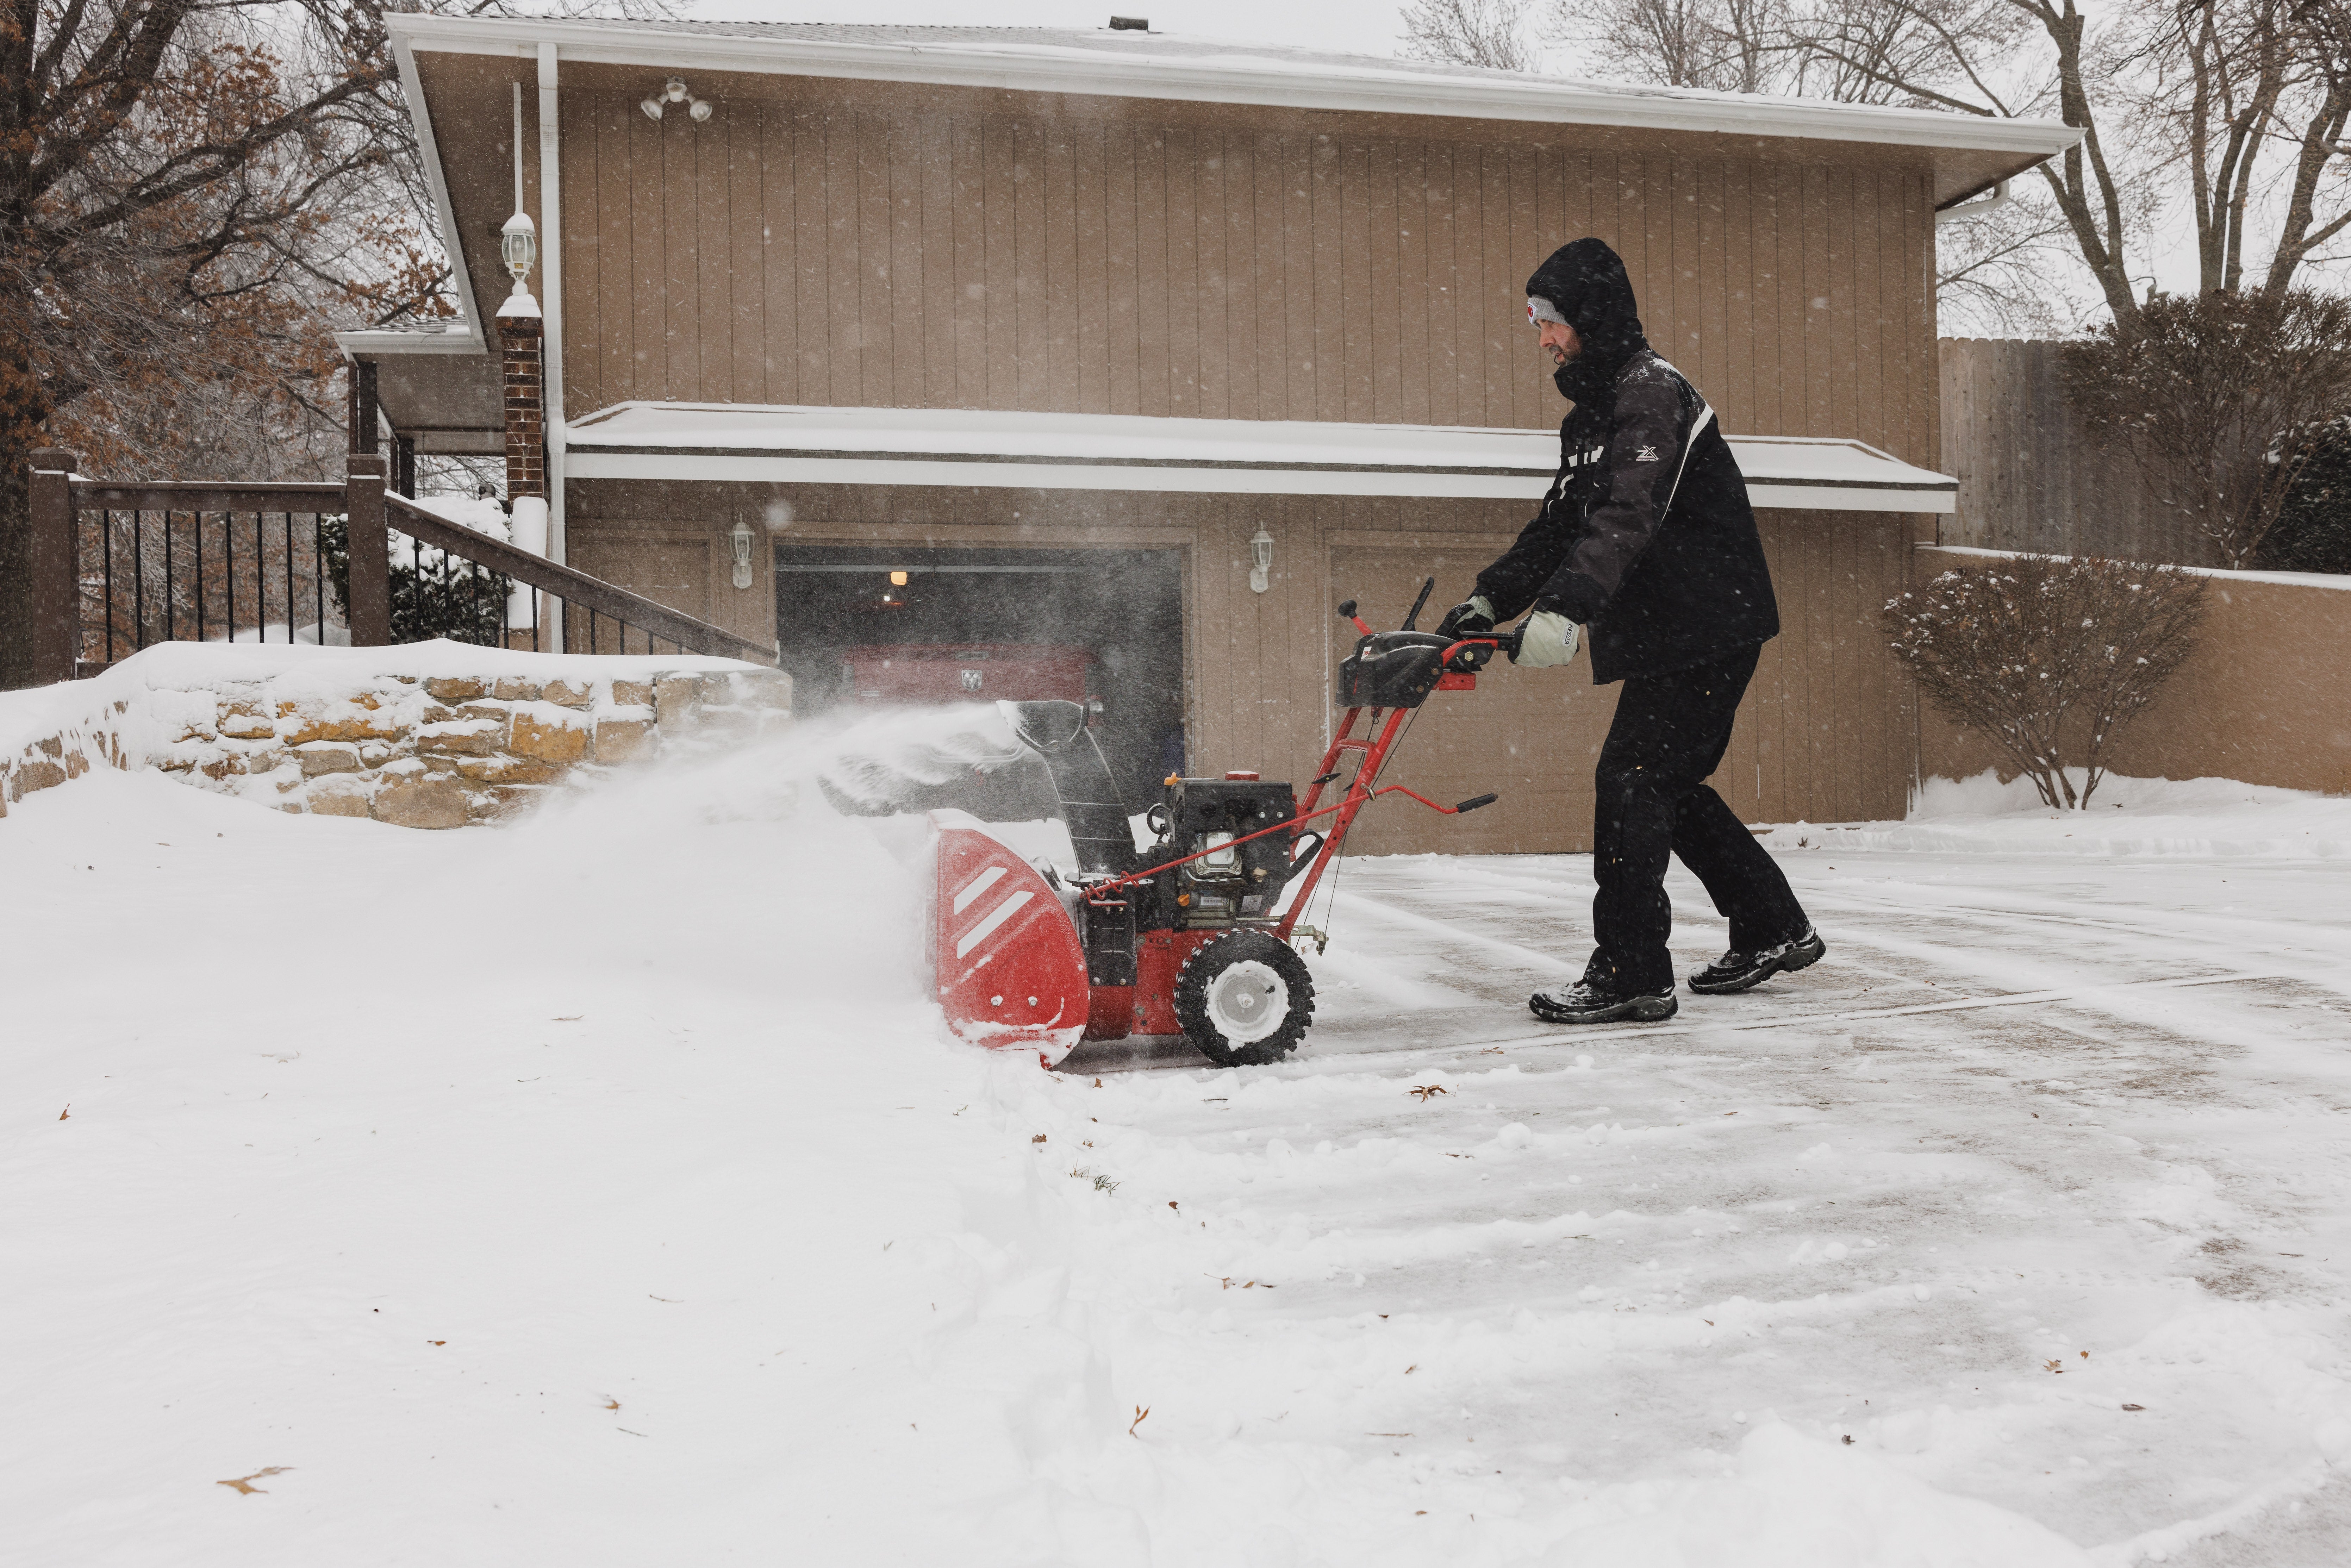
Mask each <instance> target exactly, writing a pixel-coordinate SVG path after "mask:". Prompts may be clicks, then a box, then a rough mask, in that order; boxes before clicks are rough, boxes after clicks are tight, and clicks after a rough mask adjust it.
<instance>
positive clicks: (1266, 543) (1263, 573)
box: [1249, 528, 1273, 593]
mask: <svg viewBox="0 0 2351 1568" xmlns="http://www.w3.org/2000/svg"><path fill="white" fill-rule="evenodd" d="M1249 558H1250V559H1252V560H1254V561H1255V562H1256V563H1257V564H1256V565H1254V566H1252V567H1250V568H1249V591H1250V592H1251V593H1263V592H1264V591H1266V590H1267V589H1269V588H1271V587H1272V586H1273V582H1272V580H1271V579H1270V577H1268V576H1267V573H1269V572H1270V571H1271V570H1273V536H1272V535H1271V534H1270V533H1267V532H1266V531H1265V529H1263V528H1259V529H1258V531H1257V532H1256V534H1255V535H1254V536H1252V537H1251V538H1250V539H1249Z"/></svg>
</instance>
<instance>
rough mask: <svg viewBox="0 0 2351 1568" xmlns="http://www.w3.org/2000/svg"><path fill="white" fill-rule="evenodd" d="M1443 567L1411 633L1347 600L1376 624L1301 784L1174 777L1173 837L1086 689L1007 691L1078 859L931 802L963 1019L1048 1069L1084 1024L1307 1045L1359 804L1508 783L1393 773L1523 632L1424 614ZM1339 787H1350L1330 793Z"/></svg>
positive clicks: (961, 1026)
mask: <svg viewBox="0 0 2351 1568" xmlns="http://www.w3.org/2000/svg"><path fill="white" fill-rule="evenodd" d="M1436 581H1437V580H1436V579H1435V578H1430V579H1429V580H1427V581H1426V582H1424V583H1423V584H1422V585H1421V590H1420V597H1419V598H1418V599H1416V601H1414V602H1413V607H1412V610H1411V612H1410V613H1408V614H1407V615H1405V621H1404V629H1403V630H1402V631H1398V632H1374V631H1373V630H1372V629H1371V628H1370V627H1369V626H1367V625H1365V624H1364V622H1363V620H1362V618H1361V617H1360V616H1358V615H1356V613H1355V603H1354V601H1353V600H1349V601H1347V602H1345V603H1343V604H1342V605H1340V606H1339V613H1340V614H1341V615H1342V616H1343V617H1345V618H1346V619H1348V620H1350V621H1353V622H1354V625H1355V630H1356V631H1357V632H1359V633H1360V636H1359V637H1358V639H1357V641H1356V643H1355V651H1354V653H1353V654H1351V655H1350V656H1349V657H1348V658H1347V659H1346V660H1345V661H1344V662H1343V663H1342V664H1340V666H1339V702H1340V704H1341V705H1342V706H1343V707H1344V708H1345V709H1346V717H1345V719H1344V720H1343V722H1342V723H1341V724H1340V726H1339V731H1338V736H1337V738H1335V739H1334V740H1332V742H1331V746H1330V748H1329V749H1328V750H1327V751H1326V752H1324V753H1323V757H1322V766H1321V767H1320V768H1317V769H1315V774H1316V777H1315V778H1314V779H1312V780H1311V782H1310V783H1309V784H1308V786H1307V792H1306V799H1305V800H1303V801H1302V802H1301V801H1300V800H1298V798H1297V797H1296V795H1295V794H1294V793H1293V791H1292V790H1291V789H1290V786H1289V785H1288V784H1280V783H1272V782H1269V781H1267V780H1264V779H1259V777H1258V776H1257V775H1256V774H1255V773H1244V772H1234V773H1228V774H1226V775H1225V776H1224V777H1223V778H1221V779H1182V778H1175V777H1172V776H1171V777H1170V778H1169V779H1167V780H1166V781H1165V789H1166V793H1165V798H1164V799H1162V800H1160V801H1159V802H1157V803H1156V804H1155V805H1154V806H1152V807H1151V809H1150V811H1149V813H1148V814H1147V816H1146V817H1145V821H1147V822H1148V824H1149V826H1150V828H1151V830H1152V831H1153V832H1154V833H1155V835H1156V836H1157V841H1156V842H1155V843H1154V844H1152V845H1151V846H1150V847H1149V848H1148V849H1144V850H1137V849H1136V847H1135V843H1134V831H1133V830H1132V829H1131V828H1130V827H1129V825H1128V811H1127V807H1126V805H1125V803H1124V802H1123V801H1122V800H1120V799H1119V794H1118V789H1117V787H1116V785H1115V784H1113V781H1112V779H1111V774H1110V768H1109V766H1108V764H1106V763H1105V762H1104V761H1103V759H1102V750H1101V748H1100V747H1098V746H1097V745H1096V744H1095V742H1094V737H1093V733H1092V731H1091V730H1090V729H1088V728H1087V727H1086V711H1085V709H1084V708H1083V707H1082V706H1081V705H1079V704H1077V703H1073V702H1022V703H1016V702H1007V703H999V704H998V705H997V706H998V711H1000V712H1001V713H1002V714H1003V715H1004V716H1005V718H1006V720H1007V721H1008V723H1009V724H1010V725H1011V726H1012V729H1013V733H1014V734H1015V735H1017V736H1018V737H1019V739H1020V742H1021V744H1022V745H1024V746H1026V747H1028V748H1029V750H1031V751H1033V752H1035V753H1036V754H1037V755H1038V756H1039V757H1040V758H1042V759H1043V760H1044V763H1045V766H1046V768H1047V769H1048V771H1049V772H1050V774H1051V776H1052V780H1053V787H1054V789H1055V791H1056V792H1057V793H1058V795H1059V796H1060V798H1061V815H1062V818H1063V820H1064V821H1066V822H1067V824H1068V826H1069V831H1070V841H1071V848H1072V849H1073V851H1074V852H1075V853H1076V857H1077V862H1078V863H1077V867H1076V869H1075V870H1074V871H1068V870H1065V869H1061V868H1055V867H1053V866H1051V865H1049V864H1048V865H1032V864H1031V863H1030V862H1029V861H1027V860H1025V859H1023V858H1022V857H1021V856H1020V855H1019V853H1017V852H1014V851H1013V850H1012V849H1011V848H1010V847H1008V845H1006V844H1005V843H1004V842H1002V841H1000V840H998V839H997V838H996V837H995V836H994V835H993V834H991V833H990V832H989V831H988V830H987V826H986V825H985V824H983V823H982V822H980V821H978V820H977V818H974V817H972V816H970V815H969V814H967V813H966V812H963V811H956V810H936V811H933V812H931V813H930V814H929V815H930V820H931V822H932V825H933V827H934V828H935V830H936V831H935V834H934V835H933V848H934V852H935V855H936V866H935V874H934V875H933V876H932V877H931V879H930V880H929V882H928V883H926V884H925V885H926V887H927V888H928V889H929V890H930V892H931V895H932V900H933V902H932V904H931V910H930V921H929V925H930V931H929V934H928V937H929V939H928V941H927V943H926V951H927V952H928V954H929V955H930V957H931V961H932V963H933V965H934V967H935V975H934V978H935V987H936V992H937V996H938V998H939V1004H940V1006H941V1007H942V1008H943V1009H945V1010H946V1018H947V1022H948V1024H949V1025H950V1026H951V1027H952V1028H953V1029H954V1030H955V1031H956V1034H958V1035H960V1036H961V1037H962V1038H964V1039H966V1040H971V1041H973V1042H975V1043H977V1044H981V1045H988V1046H1017V1047H1033V1048H1035V1049H1036V1050H1037V1051H1039V1053H1040V1055H1041V1056H1042V1058H1043V1059H1044V1061H1045V1064H1046V1065H1047V1066H1049V1067H1050V1066H1052V1065H1054V1064H1055V1063H1057V1062H1059V1061H1061V1058H1062V1057H1063V1056H1065V1055H1067V1054H1068V1053H1069V1052H1070V1051H1071V1049H1072V1048H1074V1047H1075V1046H1076V1045H1077V1043H1078V1041H1079V1040H1081V1039H1082V1040H1123V1039H1126V1038H1127V1037H1129V1036H1132V1035H1146V1036H1168V1035H1177V1034H1180V1035H1183V1036H1184V1037H1185V1038H1186V1039H1187V1040H1190V1041H1191V1042H1192V1044H1193V1045H1195V1046H1196V1047H1197V1048H1198V1049H1199V1051H1200V1052H1201V1054H1202V1055H1204V1056H1206V1057H1207V1059H1208V1060H1209V1061H1212V1062H1214V1063H1215V1064H1217V1066H1219V1067H1240V1066H1247V1065H1260V1064H1264V1063H1268V1062H1274V1061H1280V1060H1281V1059H1282V1058H1283V1057H1284V1056H1285V1055H1287V1054H1288V1053H1289V1052H1290V1051H1292V1050H1293V1049H1295V1048H1296V1046H1297V1045H1298V1042H1299V1040H1301V1038H1303V1037H1304V1035H1305V1033H1306V1028H1307V1025H1308V1024H1309V1023H1310V1022H1311V1021H1312V1019H1313V1014H1314V979H1313V977H1312V976H1311V974H1309V973H1308V971H1307V968H1306V962H1305V960H1304V958H1302V957H1301V956H1300V955H1299V952H1298V949H1297V947H1295V946H1292V938H1293V937H1300V938H1301V939H1304V940H1311V941H1313V942H1314V943H1316V944H1317V946H1316V951H1317V952H1320V951H1321V950H1322V944H1323V943H1324V942H1326V941H1327V937H1325V936H1323V935H1322V933H1320V932H1317V931H1315V930H1314V929H1313V928H1312V927H1311V926H1301V925H1299V917H1300V915H1302V914H1303V913H1304V911H1305V909H1306V905H1307V901H1308V900H1309V899H1310V898H1311V896H1312V895H1313V892H1314V888H1315V884H1316V883H1318V882H1320V881H1321V880H1322V873H1324V872H1325V871H1326V870H1328V869H1329V868H1330V866H1331V864H1332V862H1333V861H1335V860H1336V859H1337V858H1338V856H1339V852H1340V849H1341V846H1342V845H1343V843H1344V842H1345V841H1346V837H1347V830H1348V829H1349V828H1350V827H1351V826H1353V823H1354V821H1355V818H1356V816H1357V814H1358V813H1360V812H1361V811H1362V810H1363V809H1364V807H1366V806H1368V805H1370V804H1371V803H1372V802H1373V801H1374V800H1377V799H1378V798H1379V797H1381V796H1383V795H1393V794H1401V795H1408V796H1411V797H1412V799H1414V800H1417V801H1419V802H1420V803H1421V804H1422V805H1424V806H1426V807H1428V808H1430V809H1431V810H1437V811H1442V812H1444V813H1445V814H1446V815H1447V816H1453V815H1457V814H1458V813H1460V812H1463V811H1474V810H1477V809H1478V808H1479V807H1480V806H1487V805H1490V804H1492V803H1493V801H1494V800H1495V799H1496V797H1494V796H1492V795H1480V796H1478V797H1477V798H1476V799H1474V800H1464V801H1461V802H1460V803H1459V804H1458V805H1453V806H1443V805H1439V804H1437V802H1436V801H1434V800H1429V799H1428V798H1427V797H1426V796H1425V795H1421V794H1419V793H1417V792H1416V791H1414V790H1411V789H1405V787H1404V786H1403V785H1401V784H1387V785H1383V784H1381V783H1380V782H1379V777H1380V769H1381V768H1383V767H1384V765H1385V764H1386V762H1387V759H1388V754H1389V752H1390V751H1391V749H1392V748H1393V747H1395V743H1396V741H1397V739H1398V737H1400V736H1401V735H1402V733H1403V730H1404V727H1405V721H1406V720H1407V719H1408V718H1409V717H1410V716H1411V715H1412V713H1413V711H1414V710H1415V709H1416V708H1418V707H1419V706H1421V704H1423V703H1424V702H1426V701H1427V700H1428V697H1429V695H1430V694H1432V693H1434V692H1466V691H1475V690H1476V689H1477V686H1478V672H1479V670H1480V669H1482V668H1483V667H1484V666H1485V665H1486V664H1487V663H1488V662H1489V660H1491V659H1492V658H1493V656H1494V655H1495V654H1496V653H1506V652H1511V651H1514V650H1515V647H1516V643H1517V639H1518V632H1515V631H1512V632H1492V633H1489V634H1487V635H1484V636H1479V637H1441V636H1437V635H1436V634H1434V633H1432V632H1417V631H1415V630H1414V629H1413V627H1414V623H1415V622H1416V621H1417V620H1418V619H1419V617H1420V612H1421V608H1422V606H1424V605H1426V603H1427V602H1428V595H1429V591H1430V590H1431V589H1432V588H1434V587H1435V586H1436ZM1359 722H1360V723H1361V724H1362V726H1363V733H1362V734H1360V735H1359V734H1357V733H1356V727H1357V725H1358V723H1359ZM1333 786H1335V787H1336V794H1337V799H1336V800H1335V801H1334V803H1332V804H1331V805H1327V806H1326V805H1322V804H1321V801H1322V794H1323V791H1324V789H1326V788H1331V787H1333ZM1318 822H1319V823H1321V824H1322V826H1320V827H1313V826H1310V824H1313V823H1318Z"/></svg>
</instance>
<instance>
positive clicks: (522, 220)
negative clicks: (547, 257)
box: [498, 211, 538, 294]
mask: <svg viewBox="0 0 2351 1568" xmlns="http://www.w3.org/2000/svg"><path fill="white" fill-rule="evenodd" d="M498 255H499V256H501V257H503V258H504V259H505V261H506V264H507V271H508V272H511V273H513V274H514V280H515V286H514V291H515V292H516V293H517V294H528V293H529V292H530V290H529V289H528V288H527V287H524V286H523V279H524V278H526V277H529V276H530V267H531V263H533V262H535V261H537V260H538V225H535V224H533V223H532V222H531V221H530V214H528V213H525V212H520V211H517V213H516V214H515V215H514V216H512V217H510V218H508V219H507V226H506V227H504V228H502V229H500V230H499V231H498Z"/></svg>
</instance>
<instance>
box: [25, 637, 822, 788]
mask: <svg viewBox="0 0 2351 1568" xmlns="http://www.w3.org/2000/svg"><path fill="white" fill-rule="evenodd" d="M179 646H180V647H181V648H182V649H183V650H193V653H190V652H180V653H173V654H172V655H171V656H170V658H169V660H168V662H169V663H170V664H172V665H173V666H174V667H173V668H172V669H169V670H165V669H159V668H152V667H151V668H150V669H148V670H146V671H145V672H144V674H146V676H147V678H146V679H145V680H141V681H132V680H130V679H129V678H128V674H129V673H130V671H131V665H133V664H136V663H137V661H128V662H126V664H124V665H123V666H120V667H119V668H118V670H116V671H111V672H109V674H107V675H105V676H101V677H99V679H98V680H96V681H89V682H75V683H71V684H70V685H67V686H59V687H52V688H49V689H48V691H49V693H50V694H52V695H53V697H54V702H55V703H56V704H64V705H67V706H68V707H69V708H70V707H71V706H74V705H72V702H71V699H72V697H73V696H74V695H77V693H76V691H75V688H88V691H87V693H86V695H88V696H89V697H90V698H94V699H98V700H96V701H95V702H89V703H84V704H81V705H78V706H79V708H80V710H81V711H79V712H78V713H76V714H73V715H72V716H68V717H66V718H64V719H63V720H62V721H61V722H58V723H57V724H56V725H55V727H54V728H53V730H52V731H51V733H47V734H37V735H35V736H34V737H33V738H30V739H27V740H21V741H19V742H18V743H17V744H16V745H15V746H11V747H6V748H5V750H0V816H5V814H6V811H7V806H8V803H9V802H11V801H15V800H21V799H23V798H24V797H25V796H26V795H27V794H30V793H32V792H33V791H35V790H38V789H48V788H51V787H54V786H56V785H58V784H62V783H65V782H66V781H67V780H68V779H74V778H78V777H79V776H80V775H81V774H83V773H85V772H87V771H89V769H90V768H92V767H95V766H99V765H100V764H104V765H107V766H110V767H114V768H123V769H129V768H141V767H145V768H157V769H160V770H161V771H162V772H163V773H165V774H167V775H170V776H172V777H174V778H177V779H182V780H183V781H184V782H186V783H189V784H192V785H194V786H197V787H198V788H202V789H212V790H214V791H217V792H220V793H225V794H230V795H235V796H239V797H241V798H244V799H246V800H253V801H255V802H256V803H259V804H263V805H267V806H271V807H274V808H276V809H277V810H283V811H293V812H310V813H314V814H317V815H320V816H337V817H371V818H373V819H374V820H375V821H380V822H389V823H392V824H394V825H396V826H400V827H408V828H458V827H464V826H465V825H467V824H469V823H479V822H488V821H496V820H497V819H499V818H501V817H504V816H507V815H508V814H510V813H512V812H514V811H516V810H521V809H523V808H525V807H527V806H528V805H529V804H530V803H531V802H532V800H535V799H536V798H537V797H538V796H540V795H542V794H543V793H545V792H546V791H548V790H549V789H555V788H557V787H559V786H561V785H564V784H565V783H567V782H577V781H583V780H584V779H589V778H592V777H593V776H595V775H596V774H598V773H600V772H603V771H606V770H609V769H611V768H615V767H619V766H623V765H626V764H630V763H636V762H643V761H646V760H649V759H651V758H655V757H657V756H660V755H663V754H664V753H665V752H666V753H675V752H678V751H680V750H684V749H691V748H694V747H698V746H702V745H706V744H727V743H733V742H737V741H742V740H747V739H755V738H757V737H760V736H764V735H768V734H771V733H773V732H774V731H776V730H777V729H778V728H780V727H784V726H786V725H789V723H790V722H791V677H790V676H789V675H788V674H783V673H782V672H780V671H777V670H767V669H760V668H758V667H757V666H754V665H748V664H735V663H734V662H732V661H728V660H717V659H699V658H697V659H691V660H684V661H679V662H678V663H681V664H685V665H687V666H689V667H684V668H680V667H674V665H673V666H672V667H664V661H661V660H658V659H653V658H618V657H577V656H573V657H566V656H561V655H552V654H549V655H537V654H507V653H500V652H497V651H494V650H493V651H483V650H475V652H477V653H481V654H482V657H481V658H480V659H479V660H478V662H477V663H478V665H479V667H478V668H476V669H475V670H473V671H471V672H469V673H465V674H450V673H445V672H446V671H447V670H448V669H449V667H450V665H451V664H453V662H454V663H457V664H463V663H464V662H465V661H464V660H463V658H462V656H460V657H459V658H457V659H456V660H455V661H453V659H452V658H451V656H450V655H451V653H452V652H458V653H460V654H461V655H462V651H460V650H457V645H455V644H450V643H429V644H420V645H418V646H419V647H420V648H421V649H426V650H433V651H434V653H433V656H432V657H429V658H420V659H419V660H418V661H417V663H418V664H421V665H423V666H428V667H430V668H431V669H432V670H433V671H434V672H436V673H418V672H417V671H413V670H411V671H402V670H400V669H398V668H396V667H386V666H387V665H395V664H397V660H396V658H392V657H387V656H388V655H395V656H396V655H397V654H399V653H401V652H402V650H399V649H381V650H364V651H360V650H354V651H351V652H350V653H346V652H345V651H344V650H340V649H329V650H308V649H281V650H270V651H269V653H284V654H298V655H307V656H304V657H294V658H289V659H286V660H272V659H269V658H263V659H262V660H260V664H262V665H264V666H266V665H268V664H273V663H276V664H283V666H284V667H282V668H279V669H276V670H271V669H267V668H256V667H255V664H256V660H255V657H254V653H253V651H252V650H225V651H224V653H225V654H226V655H227V656H226V657H224V658H222V659H220V660H217V661H214V663H216V664H218V665H219V666H220V667H218V668H213V669H207V668H205V667H204V666H205V663H206V661H204V659H203V658H201V657H198V656H196V655H200V654H202V653H204V652H206V650H205V649H204V648H202V647H199V646H198V645H193V644H182V645H179ZM158 652H161V650H151V651H150V653H142V654H141V655H140V659H141V660H145V659H149V658H150V655H151V654H152V653H158ZM360 653H366V654H371V655H374V656H373V657H372V658H370V659H366V660H364V661H362V660H360V659H359V658H356V657H354V655H356V654H360ZM108 685H112V686H114V687H115V688H117V689H115V690H113V691H108V690H106V689H104V688H105V687H107V686H108Z"/></svg>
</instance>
